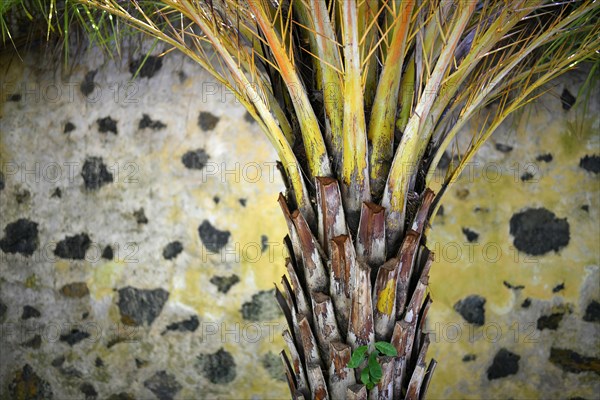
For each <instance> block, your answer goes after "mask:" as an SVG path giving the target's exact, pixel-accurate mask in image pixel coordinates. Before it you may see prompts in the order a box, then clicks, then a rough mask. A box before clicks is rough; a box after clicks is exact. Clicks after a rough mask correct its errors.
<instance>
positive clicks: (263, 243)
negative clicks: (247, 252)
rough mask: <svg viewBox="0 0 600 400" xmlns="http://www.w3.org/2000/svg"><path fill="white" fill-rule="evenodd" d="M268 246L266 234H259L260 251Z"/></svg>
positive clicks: (263, 250)
mask: <svg viewBox="0 0 600 400" xmlns="http://www.w3.org/2000/svg"><path fill="white" fill-rule="evenodd" d="M268 247H269V237H268V236H267V235H261V236H260V252H261V253H264V252H265V251H267V248H268Z"/></svg>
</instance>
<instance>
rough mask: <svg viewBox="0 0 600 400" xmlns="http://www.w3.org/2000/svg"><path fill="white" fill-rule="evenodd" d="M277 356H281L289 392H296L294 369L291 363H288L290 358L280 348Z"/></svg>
mask: <svg viewBox="0 0 600 400" xmlns="http://www.w3.org/2000/svg"><path fill="white" fill-rule="evenodd" d="M279 356H280V357H281V361H282V362H283V370H284V372H285V377H286V379H287V383H288V386H289V388H290V393H296V391H297V387H296V376H295V374H294V370H293V369H292V365H291V364H290V360H289V359H288V357H287V354H285V351H284V350H281V353H279Z"/></svg>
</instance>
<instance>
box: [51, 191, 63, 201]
mask: <svg viewBox="0 0 600 400" xmlns="http://www.w3.org/2000/svg"><path fill="white" fill-rule="evenodd" d="M50 197H52V198H58V199H60V198H61V197H62V190H60V188H56V189H54V192H52V195H50Z"/></svg>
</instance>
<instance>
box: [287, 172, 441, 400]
mask: <svg viewBox="0 0 600 400" xmlns="http://www.w3.org/2000/svg"><path fill="white" fill-rule="evenodd" d="M315 186H316V188H315V193H316V194H315V204H316V215H317V218H318V220H317V222H316V225H315V228H314V229H316V231H313V230H312V229H311V227H310V226H309V224H308V223H307V222H306V220H305V219H304V217H303V215H302V214H301V213H300V212H299V211H298V210H293V211H291V205H290V204H288V202H287V201H286V198H285V197H284V196H283V195H281V196H280V197H279V204H280V206H281V208H282V211H283V214H284V217H285V219H286V221H287V224H288V228H289V231H290V234H289V236H288V237H287V238H286V240H285V243H286V245H287V249H288V252H289V253H290V254H289V257H288V258H287V259H286V268H287V276H284V277H283V278H282V282H281V290H280V289H277V290H276V297H277V301H278V302H279V304H280V306H281V308H282V310H283V312H284V315H285V317H286V319H287V322H288V324H289V329H287V330H285V331H284V333H283V337H284V339H285V342H286V343H287V345H288V350H289V352H288V354H286V353H285V352H282V354H281V356H282V359H283V362H284V367H285V373H286V377H287V381H288V384H289V387H290V391H291V393H292V396H293V398H304V399H326V398H329V399H421V398H423V397H424V395H425V392H426V390H427V386H428V384H429V380H430V377H431V374H432V373H433V370H434V368H435V361H434V360H432V361H431V362H430V363H429V366H428V365H427V364H426V362H425V356H426V352H427V348H428V346H429V338H428V337H427V334H426V333H425V318H426V315H427V311H428V309H429V306H430V304H431V299H430V298H429V296H428V295H427V293H426V292H427V284H428V279H429V270H430V268H431V264H432V262H433V253H431V252H430V251H429V250H428V249H427V247H426V246H425V238H424V237H423V232H424V227H425V225H426V224H427V220H428V216H429V208H430V206H431V203H432V201H433V198H434V195H433V192H431V191H430V190H425V191H424V192H423V193H422V194H421V196H417V197H418V205H417V208H416V210H415V212H414V213H413V214H414V215H413V217H412V218H413V219H412V221H411V224H409V225H408V227H409V228H410V229H409V230H408V232H407V233H406V235H405V236H404V238H403V239H402V241H401V243H399V244H398V245H397V246H395V247H396V248H399V249H400V250H399V251H398V252H397V253H391V252H390V251H386V240H385V224H384V222H385V209H384V208H382V207H381V206H379V205H376V204H374V203H370V202H365V203H363V206H362V209H361V214H360V219H359V224H358V228H357V231H356V232H352V231H351V230H350V229H349V228H348V226H347V224H346V218H345V215H344V208H343V203H342V197H341V191H340V187H339V185H338V182H337V181H336V180H334V179H332V178H316V179H315ZM390 253H391V254H390ZM376 341H385V342H389V343H391V344H392V345H393V346H394V347H395V348H396V350H397V352H398V355H397V356H396V357H379V359H378V361H379V364H380V365H381V370H382V378H381V380H380V381H379V382H378V383H377V385H375V387H373V388H372V389H371V390H367V388H366V387H365V386H364V385H363V384H362V383H361V379H360V372H361V371H360V370H361V368H357V369H351V368H348V362H349V361H350V357H351V354H352V351H353V350H355V349H356V348H357V347H359V346H363V345H367V346H369V348H370V351H374V344H375V342H376Z"/></svg>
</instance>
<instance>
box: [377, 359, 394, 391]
mask: <svg viewBox="0 0 600 400" xmlns="http://www.w3.org/2000/svg"><path fill="white" fill-rule="evenodd" d="M379 362H380V364H381V370H382V371H383V377H382V378H381V381H379V383H378V384H377V399H378V400H393V399H394V367H395V365H396V364H395V361H394V358H393V357H380V358H379Z"/></svg>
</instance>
